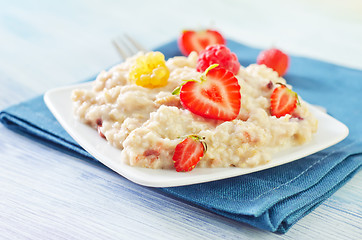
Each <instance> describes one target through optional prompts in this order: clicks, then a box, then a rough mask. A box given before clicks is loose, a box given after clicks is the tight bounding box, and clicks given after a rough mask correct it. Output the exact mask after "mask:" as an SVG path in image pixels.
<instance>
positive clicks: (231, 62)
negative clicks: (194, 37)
mask: <svg viewBox="0 0 362 240" xmlns="http://www.w3.org/2000/svg"><path fill="white" fill-rule="evenodd" d="M212 64H219V67H222V68H225V69H227V70H229V71H230V72H232V73H233V74H235V75H236V74H238V72H239V69H240V63H239V60H238V57H237V56H236V54H235V53H233V52H231V51H230V49H229V48H227V47H226V46H225V45H221V44H216V45H210V46H208V47H206V48H205V50H202V51H201V52H200V54H199V56H198V58H197V65H196V70H197V71H198V72H203V71H205V70H206V69H207V68H208V67H209V66H211V65H212Z"/></svg>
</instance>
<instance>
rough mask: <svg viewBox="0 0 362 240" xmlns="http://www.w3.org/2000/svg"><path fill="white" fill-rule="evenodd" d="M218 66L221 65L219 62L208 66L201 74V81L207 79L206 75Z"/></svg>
mask: <svg viewBox="0 0 362 240" xmlns="http://www.w3.org/2000/svg"><path fill="white" fill-rule="evenodd" d="M218 66H219V64H212V65H210V66H209V67H208V68H206V70H205V72H203V73H202V74H201V77H200V80H201V82H204V81H206V75H207V73H208V72H209V71H210V70H211V69H214V68H216V67H218Z"/></svg>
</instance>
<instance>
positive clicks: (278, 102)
mask: <svg viewBox="0 0 362 240" xmlns="http://www.w3.org/2000/svg"><path fill="white" fill-rule="evenodd" d="M297 103H298V95H297V93H295V92H293V91H292V90H290V89H289V88H287V87H286V86H285V85H280V86H279V87H277V88H275V89H274V91H273V93H272V95H271V97H270V113H271V115H273V116H276V117H278V118H279V117H282V116H285V115H287V114H292V112H293V111H294V109H295V108H296V107H297Z"/></svg>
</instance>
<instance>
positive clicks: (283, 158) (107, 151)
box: [44, 83, 348, 187]
mask: <svg viewBox="0 0 362 240" xmlns="http://www.w3.org/2000/svg"><path fill="white" fill-rule="evenodd" d="M90 87H91V83H83V84H79V85H72V86H69V87H63V88H57V89H53V90H50V91H48V92H46V93H45V95H44V101H45V103H46V105H47V106H48V108H49V109H50V111H51V112H52V113H53V115H54V116H55V118H56V119H57V120H58V121H59V123H60V124H61V125H62V126H63V127H64V129H65V130H66V131H67V132H68V133H69V134H70V135H71V136H72V137H73V138H74V140H76V141H77V142H78V143H79V145H80V146H82V147H83V148H84V149H85V150H86V151H88V152H89V153H90V154H91V155H92V156H94V157H95V158H96V159H98V160H99V161H100V162H102V163H103V164H104V165H106V166H107V167H109V168H111V169H113V170H114V171H116V172H117V173H119V174H120V175H122V176H124V177H126V178H128V179H129V180H131V181H133V182H135V183H138V184H141V185H145V186H150V187H174V186H182V185H190V184H195V183H202V182H210V181H214V180H219V179H224V178H230V177H234V176H240V175H244V174H248V173H252V172H257V171H261V170H264V169H268V168H271V167H275V166H279V165H282V164H285V163H289V162H291V161H294V160H297V159H300V158H302V157H305V156H308V155H310V154H313V153H315V152H318V151H320V150H323V149H325V148H327V147H330V146H332V145H334V144H336V143H338V142H340V141H342V140H343V139H344V138H345V137H347V135H348V128H347V127H346V126H345V125H344V124H343V123H341V122H339V121H338V120H336V119H334V118H333V117H331V116H329V115H328V114H326V113H324V112H322V111H320V110H318V109H317V108H315V107H313V106H311V105H310V106H309V108H310V111H311V112H312V113H313V114H314V115H315V116H316V118H317V119H318V121H319V128H318V131H317V133H316V134H315V136H314V138H313V140H312V141H311V142H310V143H308V144H305V145H302V146H298V147H293V148H291V149H287V150H284V151H281V152H279V153H277V154H276V155H274V156H273V159H272V161H270V162H269V163H267V164H265V165H262V166H257V167H255V168H195V169H194V170H193V171H191V172H176V171H175V170H172V169H170V170H164V169H147V168H139V167H131V166H129V165H127V164H126V163H124V161H123V160H122V158H121V150H120V149H117V148H115V147H113V146H111V145H110V144H108V142H107V141H106V140H105V139H103V138H101V137H99V135H98V133H97V131H96V130H95V129H93V128H91V127H89V126H88V125H85V124H83V123H81V122H79V121H78V120H76V119H75V118H74V116H73V107H72V101H71V93H72V91H73V90H74V89H80V88H84V89H89V88H90Z"/></svg>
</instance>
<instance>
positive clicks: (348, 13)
mask: <svg viewBox="0 0 362 240" xmlns="http://www.w3.org/2000/svg"><path fill="white" fill-rule="evenodd" d="M203 27H214V28H217V29H220V30H222V32H223V33H224V34H225V35H226V36H227V37H230V38H233V39H235V40H238V41H240V42H243V43H247V44H249V45H252V46H257V47H262V48H264V47H270V46H277V47H280V48H282V49H284V50H285V51H287V52H289V53H292V54H297V55H303V56H309V57H313V58H317V59H322V60H325V61H329V62H333V63H337V64H341V65H345V66H350V67H354V68H359V69H362V44H361V43H362V2H361V1H359V0H346V1H337V0H329V1H322V0H316V1H313V0H305V1H295V2H291V1H287V0H277V1H267V0H264V1H236V0H225V1H216V0H213V1H212V0H209V1H205V0H204V1H195V0H178V1H172V2H171V1H161V0H153V1H137V0H133V1H115V0H114V1H112V0H106V1H86V0H65V1H45V0H44V1H25V0H24V1H6V0H0V109H3V108H5V107H7V106H9V105H11V104H14V103H18V102H20V101H23V100H26V99H28V98H30V97H33V96H36V95H38V94H41V93H43V92H44V91H46V90H48V89H51V88H54V87H58V86H63V85H68V84H71V83H74V82H78V81H80V80H83V79H86V78H87V77H89V76H92V75H94V74H95V73H97V72H99V71H100V70H102V69H104V68H107V67H109V66H111V65H112V64H114V63H116V62H118V61H119V58H118V55H117V54H116V52H115V51H114V49H113V47H112V46H111V44H110V41H111V39H112V38H115V37H116V36H117V35H118V34H120V33H122V32H127V33H129V35H131V36H132V37H135V38H137V39H138V40H139V42H141V43H142V44H143V45H144V46H145V47H146V48H149V49H151V48H153V47H155V46H157V45H160V44H162V43H165V42H167V41H169V40H172V39H174V38H175V37H177V36H178V34H179V32H180V31H181V30H182V29H185V28H203ZM361 81H362V80H361ZM0 136H1V137H0V239H250V238H252V239H254V238H255V239H358V238H359V237H361V235H362V203H361V199H362V187H361V186H362V174H361V173H359V174H357V175H356V176H355V177H354V178H353V179H352V180H351V181H350V182H348V183H347V184H346V185H345V186H344V187H343V188H342V189H340V190H339V191H338V192H337V193H335V194H334V195H333V196H332V197H330V198H329V199H328V200H326V201H325V203H324V204H322V205H321V206H319V207H318V208H317V209H316V210H315V211H313V212H312V213H311V214H309V215H308V216H306V217H305V218H303V219H302V220H300V221H299V222H298V223H297V224H296V225H295V226H294V227H293V228H292V229H291V230H290V231H289V232H288V233H287V234H285V235H276V234H273V233H269V232H265V231H261V230H258V229H255V228H252V227H250V226H247V225H244V224H240V223H237V222H234V221H231V220H228V219H226V218H223V217H220V216H217V215H215V214H211V213H208V212H205V211H203V210H201V209H198V208H195V207H193V206H190V205H188V204H185V203H183V202H180V201H178V200H176V199H172V198H169V197H166V196H164V195H161V194H158V193H157V192H155V191H153V190H152V189H148V188H144V187H140V186H138V185H136V184H134V183H131V182H129V181H128V180H125V179H124V178H122V177H121V176H119V175H117V174H115V173H114V172H112V171H110V170H108V169H107V168H106V167H103V166H102V165H100V164H93V163H89V162H86V161H84V160H80V159H77V158H73V157H70V156H69V155H65V154H63V153H61V152H58V151H56V150H54V149H51V148H49V147H46V146H44V145H42V144H40V143H37V142H34V141H31V140H30V139H28V138H26V137H24V136H21V135H19V134H16V133H13V132H11V131H9V130H8V129H6V128H4V127H3V126H2V125H0Z"/></svg>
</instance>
